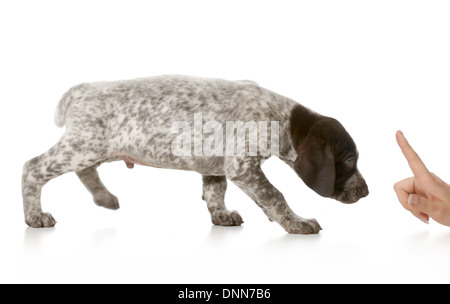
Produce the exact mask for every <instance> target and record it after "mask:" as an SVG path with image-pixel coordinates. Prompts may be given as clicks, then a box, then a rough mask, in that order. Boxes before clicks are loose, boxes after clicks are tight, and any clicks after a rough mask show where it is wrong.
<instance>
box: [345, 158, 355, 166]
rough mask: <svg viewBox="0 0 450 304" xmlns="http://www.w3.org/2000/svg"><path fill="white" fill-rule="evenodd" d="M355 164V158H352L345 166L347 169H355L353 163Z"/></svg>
mask: <svg viewBox="0 0 450 304" xmlns="http://www.w3.org/2000/svg"><path fill="white" fill-rule="evenodd" d="M354 162H355V158H354V157H350V158H348V159H347V160H346V161H345V164H346V165H347V167H353V163H354Z"/></svg>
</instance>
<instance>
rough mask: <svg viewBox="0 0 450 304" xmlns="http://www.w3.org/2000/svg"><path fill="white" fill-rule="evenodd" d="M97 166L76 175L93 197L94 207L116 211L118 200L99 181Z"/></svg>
mask: <svg viewBox="0 0 450 304" xmlns="http://www.w3.org/2000/svg"><path fill="white" fill-rule="evenodd" d="M98 166H100V163H98V164H96V165H94V166H91V167H88V168H86V169H83V170H80V171H77V172H76V174H77V176H78V178H79V179H80V180H81V182H82V183H83V185H84V186H85V187H86V189H88V191H89V192H90V193H91V194H92V196H93V197H94V202H95V204H96V205H98V206H101V207H105V208H107V209H112V210H117V209H119V208H120V206H119V200H118V199H117V197H116V196H115V195H113V194H112V193H111V192H109V190H108V189H106V187H105V185H104V184H103V183H102V181H101V180H100V177H99V176H98V172H97V167H98Z"/></svg>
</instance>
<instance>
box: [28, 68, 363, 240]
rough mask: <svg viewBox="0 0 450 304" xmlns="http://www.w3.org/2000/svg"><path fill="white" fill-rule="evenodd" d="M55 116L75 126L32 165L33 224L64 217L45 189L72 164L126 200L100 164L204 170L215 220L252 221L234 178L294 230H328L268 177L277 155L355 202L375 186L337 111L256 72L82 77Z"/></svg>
mask: <svg viewBox="0 0 450 304" xmlns="http://www.w3.org/2000/svg"><path fill="white" fill-rule="evenodd" d="M55 123H56V125H57V126H59V127H63V126H64V125H66V131H65V134H64V136H63V137H62V138H61V139H60V140H59V141H58V142H57V143H56V145H55V146H53V147H52V148H51V149H50V150H49V151H47V152H46V153H44V154H42V155H40V156H38V157H36V158H33V159H31V160H30V161H28V162H26V163H25V165H24V168H23V177H22V193H23V203H24V213H25V222H26V223H27V224H28V225H29V226H31V227H52V226H54V225H55V224H56V221H55V220H54V218H53V217H52V216H51V215H50V214H49V213H45V212H43V211H42V209H41V202H40V197H41V189H42V187H43V186H44V185H45V184H46V183H47V182H48V181H49V180H51V179H53V178H55V177H57V176H59V175H62V174H64V173H67V172H75V173H76V174H77V176H78V177H79V178H80V180H81V182H82V183H83V184H84V186H85V187H86V188H87V189H88V190H89V191H90V192H91V193H92V195H93V198H94V202H95V203H96V204H97V205H99V206H103V207H105V208H109V209H118V208H119V203H118V200H117V197H116V196H114V195H113V194H111V193H110V192H109V190H108V189H107V188H106V187H105V186H104V185H103V183H102V182H101V180H100V178H99V175H98V173H97V167H98V166H100V164H102V163H104V162H110V161H117V160H123V161H125V163H126V165H127V167H128V168H133V166H134V165H135V164H140V165H147V166H152V167H158V168H172V169H181V170H193V171H197V172H198V173H200V174H201V175H202V176H203V199H204V200H205V201H206V204H207V207H208V210H209V212H210V213H211V219H212V222H213V224H215V225H223V226H239V225H241V224H242V223H243V220H242V218H241V216H240V215H239V213H238V212H237V211H229V210H227V208H226V207H225V202H224V197H225V191H226V188H227V179H228V180H230V181H231V182H233V183H234V184H236V185H237V186H238V187H239V188H240V189H242V191H244V192H245V193H246V194H247V195H248V196H250V197H251V198H252V199H253V200H254V201H255V202H256V204H257V205H258V206H260V207H261V209H262V210H263V211H264V213H265V214H266V215H267V217H268V218H269V220H271V221H275V222H277V223H278V224H280V225H281V226H282V227H283V228H284V229H285V230H286V231H287V232H289V233H297V234H313V233H318V232H319V231H320V230H321V227H320V226H319V224H318V222H317V221H316V220H315V219H305V218H302V217H300V216H298V215H296V214H295V213H294V212H293V211H292V210H291V208H290V207H289V206H288V204H287V203H286V200H285V199H284V197H283V195H282V194H281V193H280V191H278V190H277V189H276V188H275V187H274V186H273V185H272V184H271V183H270V182H269V181H268V180H267V178H266V176H265V175H264V173H263V171H262V170H261V164H262V162H263V161H264V160H266V159H267V158H269V157H270V156H272V155H276V156H278V157H279V158H280V159H281V160H283V161H284V162H285V163H287V164H288V165H289V166H290V167H292V168H293V169H294V170H295V172H296V173H297V174H298V175H299V176H300V178H301V179H302V180H303V181H304V182H305V184H306V185H307V186H308V187H310V188H311V189H312V190H314V191H315V192H317V193H318V194H319V195H321V196H323V197H329V198H334V199H336V200H338V201H341V202H343V203H354V202H356V201H358V200H359V199H360V198H362V197H365V196H367V195H368V193H369V192H368V187H367V185H366V182H365V181H364V179H363V177H362V175H361V174H360V173H359V171H358V169H357V162H358V151H357V149H356V145H355V143H354V141H353V140H352V138H351V137H350V135H349V134H348V133H347V131H346V130H345V129H344V127H343V126H342V125H341V124H340V123H339V122H338V121H337V120H335V119H333V118H330V117H326V116H322V115H319V114H317V113H315V112H313V111H311V110H309V109H307V108H305V107H303V106H302V105H300V104H298V103H296V102H294V101H293V100H291V99H289V98H286V97H283V96H280V95H278V94H276V93H273V92H271V91H269V90H266V89H264V88H262V87H260V86H259V85H257V84H256V83H254V82H251V81H225V80H220V79H204V78H193V77H186V76H159V77H150V78H142V79H135V80H127V81H116V82H96V83H85V84H80V85H77V86H75V87H72V88H71V89H70V90H69V91H68V92H67V93H65V95H64V96H63V97H62V99H61V101H60V102H59V104H58V107H57V109H56V113H55ZM269 125H270V128H269ZM269 129H270V130H269ZM269 146H270V148H268V147H269Z"/></svg>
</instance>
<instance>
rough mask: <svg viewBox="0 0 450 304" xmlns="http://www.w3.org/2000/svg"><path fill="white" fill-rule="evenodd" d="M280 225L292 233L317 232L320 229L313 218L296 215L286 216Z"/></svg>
mask: <svg viewBox="0 0 450 304" xmlns="http://www.w3.org/2000/svg"><path fill="white" fill-rule="evenodd" d="M281 225H282V226H283V227H284V229H286V231H287V232H288V233H292V234H317V233H319V231H320V230H322V228H321V227H320V225H319V223H318V222H317V221H316V220H315V219H304V218H301V217H298V216H296V217H286V218H285V219H284V220H283V221H282V223H281Z"/></svg>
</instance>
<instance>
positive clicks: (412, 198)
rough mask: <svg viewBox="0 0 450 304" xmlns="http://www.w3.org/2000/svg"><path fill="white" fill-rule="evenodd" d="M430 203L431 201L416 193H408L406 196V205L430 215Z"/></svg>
mask: <svg viewBox="0 0 450 304" xmlns="http://www.w3.org/2000/svg"><path fill="white" fill-rule="evenodd" d="M432 204H433V202H431V201H430V200H428V199H427V198H425V197H423V196H420V195H417V194H410V195H409V198H408V205H409V206H410V207H411V209H413V210H414V211H419V212H422V213H425V214H428V215H430V213H431V212H432V210H433V208H432Z"/></svg>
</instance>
